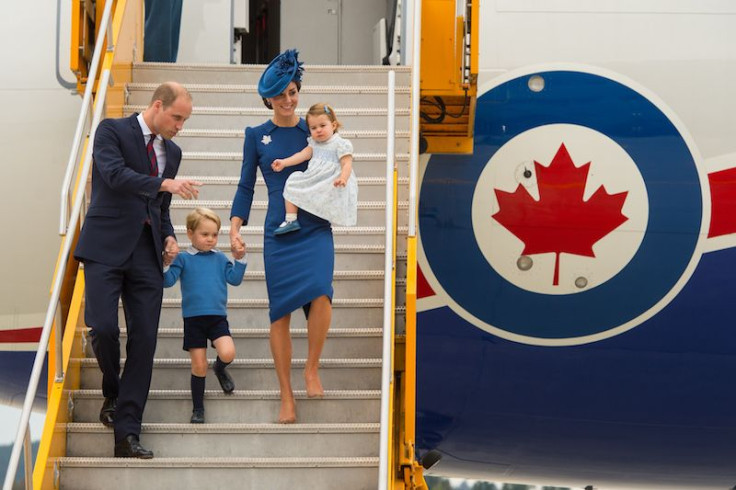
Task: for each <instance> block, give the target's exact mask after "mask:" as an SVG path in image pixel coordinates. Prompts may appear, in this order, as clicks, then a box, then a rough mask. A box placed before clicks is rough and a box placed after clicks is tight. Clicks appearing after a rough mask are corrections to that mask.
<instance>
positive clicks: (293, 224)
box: [273, 220, 302, 236]
mask: <svg viewBox="0 0 736 490" xmlns="http://www.w3.org/2000/svg"><path fill="white" fill-rule="evenodd" d="M301 229H302V227H301V225H300V224H299V220H294V221H284V222H283V223H281V224H280V225H279V227H278V228H276V229H275V230H274V232H273V234H274V235H276V236H279V235H283V234H285V233H291V232H292V231H297V230H301Z"/></svg>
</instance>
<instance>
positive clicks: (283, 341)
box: [270, 315, 296, 424]
mask: <svg viewBox="0 0 736 490" xmlns="http://www.w3.org/2000/svg"><path fill="white" fill-rule="evenodd" d="M290 320H291V315H286V316H284V317H281V318H279V319H278V320H276V321H275V322H273V323H272V324H271V335H270V343H271V355H272V356H273V363H274V366H275V368H276V376H277V377H278V380H279V390H280V392H281V409H280V410H279V423H280V424H293V423H294V422H296V403H295V402H294V392H293V390H292V389H291V335H290V333H289V321H290Z"/></svg>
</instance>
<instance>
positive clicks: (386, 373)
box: [378, 70, 396, 490]
mask: <svg viewBox="0 0 736 490" xmlns="http://www.w3.org/2000/svg"><path fill="white" fill-rule="evenodd" d="M395 87H396V72H394V71H393V70H391V71H389V72H388V110H387V121H386V133H387V134H386V236H385V251H384V268H383V355H382V356H381V357H382V359H383V365H382V370H381V430H380V450H379V458H378V488H379V490H386V489H387V488H388V483H389V479H388V475H389V469H388V463H389V435H390V430H389V429H390V427H391V420H392V419H391V412H390V401H391V399H392V393H393V373H394V362H393V342H394V318H395V313H394V302H395V295H394V287H395V284H396V282H395V277H396V225H395V217H396V194H395V190H396V186H395V179H396V159H395V157H394V151H395V150H394V149H395V146H396V136H395V124H394V123H395V119H396V102H395V100H396V91H395Z"/></svg>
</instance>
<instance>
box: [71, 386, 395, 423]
mask: <svg viewBox="0 0 736 490" xmlns="http://www.w3.org/2000/svg"><path fill="white" fill-rule="evenodd" d="M274 376H275V374H274ZM207 381H208V382H207V387H209V388H210V389H207V390H205V397H204V405H205V413H206V417H207V423H230V424H268V423H274V422H276V416H277V414H278V411H279V403H280V401H279V392H278V390H276V389H273V390H235V391H234V392H233V393H232V394H229V395H226V394H224V393H223V392H222V390H220V389H219V385H218V384H217V382H216V381H215V382H214V386H213V384H212V383H210V382H209V379H208V380H207ZM215 388H216V389H215ZM294 397H295V399H296V406H297V424H303V423H313V424H314V423H335V424H336V423H351V422H352V423H370V422H378V421H379V410H380V401H381V392H380V391H379V390H325V396H324V397H323V398H308V397H307V393H306V391H304V390H296V391H295V392H294ZM102 402H103V397H102V390H100V389H99V385H98V386H97V389H85V390H77V391H76V392H75V393H73V395H72V398H71V404H70V406H71V419H72V420H73V421H74V422H81V423H97V424H98V423H99V422H98V417H99V414H100V407H102ZM191 415H192V397H191V393H190V390H189V387H187V388H186V389H181V390H170V389H166V390H156V389H153V390H151V391H150V392H149V394H148V403H147V404H146V411H145V413H144V416H143V420H144V422H146V423H187V422H189V417H190V416H191ZM100 426H102V424H100Z"/></svg>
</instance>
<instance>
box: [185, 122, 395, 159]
mask: <svg viewBox="0 0 736 490" xmlns="http://www.w3.org/2000/svg"><path fill="white" fill-rule="evenodd" d="M343 124H344V123H343ZM339 134H340V136H342V137H343V138H345V139H348V140H350V142H351V143H352V145H353V149H354V151H355V152H356V153H378V152H381V151H383V152H385V151H386V138H387V133H386V130H385V129H381V130H371V131H368V130H362V131H356V130H351V129H341V130H340V132H339ZM394 134H395V136H396V142H395V145H394V147H395V151H397V152H399V153H408V152H409V131H408V130H407V131H395V132H394ZM244 140H245V131H244V130H243V129H190V128H188V127H185V129H183V130H181V131H179V133H178V134H177V135H176V144H177V145H179V146H181V147H182V148H186V149H187V151H194V152H204V151H224V152H237V151H240V152H242V151H243V142H244Z"/></svg>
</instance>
